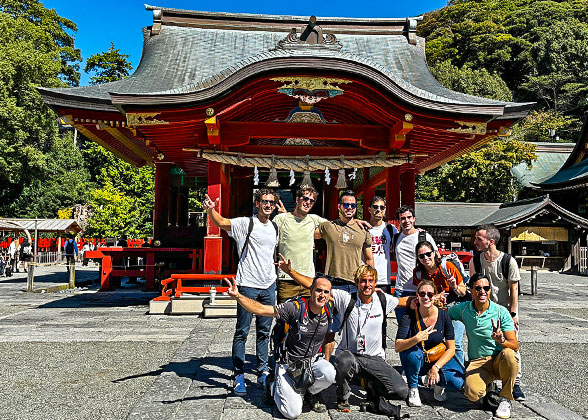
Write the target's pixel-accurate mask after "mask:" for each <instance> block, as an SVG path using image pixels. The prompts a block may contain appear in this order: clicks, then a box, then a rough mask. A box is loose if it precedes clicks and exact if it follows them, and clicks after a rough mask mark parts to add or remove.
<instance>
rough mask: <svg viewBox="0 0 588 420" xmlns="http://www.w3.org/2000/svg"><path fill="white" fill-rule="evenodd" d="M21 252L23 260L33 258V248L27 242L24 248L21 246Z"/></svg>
mask: <svg viewBox="0 0 588 420" xmlns="http://www.w3.org/2000/svg"><path fill="white" fill-rule="evenodd" d="M21 250H22V251H21V256H22V257H23V258H30V257H32V256H33V248H32V247H31V245H29V244H28V242H27V244H26V245H25V246H23V247H22V248H21Z"/></svg>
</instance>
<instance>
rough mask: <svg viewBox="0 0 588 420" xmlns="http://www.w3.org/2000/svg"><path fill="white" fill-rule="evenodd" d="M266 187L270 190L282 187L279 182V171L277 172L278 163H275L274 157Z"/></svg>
mask: <svg viewBox="0 0 588 420" xmlns="http://www.w3.org/2000/svg"><path fill="white" fill-rule="evenodd" d="M265 186H266V187H268V188H278V187H279V186H280V182H279V181H278V171H277V170H276V162H275V161H274V157H273V156H272V168H271V169H270V176H269V178H268V179H267V182H266V183H265Z"/></svg>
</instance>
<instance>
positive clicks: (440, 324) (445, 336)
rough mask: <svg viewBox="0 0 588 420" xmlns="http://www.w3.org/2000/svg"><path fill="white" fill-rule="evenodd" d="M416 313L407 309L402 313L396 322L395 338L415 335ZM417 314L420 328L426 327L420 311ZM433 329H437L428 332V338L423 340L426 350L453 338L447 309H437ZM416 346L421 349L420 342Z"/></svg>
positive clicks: (416, 330) (402, 338) (403, 338)
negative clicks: (431, 332)
mask: <svg viewBox="0 0 588 420" xmlns="http://www.w3.org/2000/svg"><path fill="white" fill-rule="evenodd" d="M416 314H417V311H411V310H407V311H406V312H405V313H404V315H403V316H402V318H401V319H400V322H399V323H398V331H397V333H396V339H397V340H399V339H400V340H406V339H408V338H411V337H414V336H415V335H417V333H418V332H419V328H418V326H417V321H416ZM418 316H419V321H420V323H421V330H424V329H426V328H427V327H426V326H425V323H424V322H423V318H422V317H421V315H420V313H419V315H418ZM433 329H434V330H437V331H436V332H434V333H433V334H430V335H429V339H428V340H427V341H425V349H426V350H429V349H432V348H433V347H435V346H436V345H437V344H440V343H444V342H445V340H455V333H454V332H453V324H452V323H451V318H449V313H448V312H447V311H443V310H441V309H439V313H438V314H437V322H436V323H435V327H434V328H433ZM418 347H419V348H420V349H421V350H422V344H421V342H419V343H418Z"/></svg>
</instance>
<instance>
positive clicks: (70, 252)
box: [65, 239, 74, 255]
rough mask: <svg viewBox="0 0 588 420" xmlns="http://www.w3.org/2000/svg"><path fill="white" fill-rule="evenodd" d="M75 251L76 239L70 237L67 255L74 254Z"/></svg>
mask: <svg viewBox="0 0 588 420" xmlns="http://www.w3.org/2000/svg"><path fill="white" fill-rule="evenodd" d="M73 253H74V241H73V239H69V240H68V241H67V243H66V244H65V254H66V255H73Z"/></svg>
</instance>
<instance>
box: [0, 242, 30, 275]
mask: <svg viewBox="0 0 588 420" xmlns="http://www.w3.org/2000/svg"><path fill="white" fill-rule="evenodd" d="M9 240H10V244H9V245H8V250H7V255H6V261H4V257H2V263H1V264H0V265H1V266H2V273H3V274H4V275H5V276H7V277H10V276H12V274H13V273H18V272H20V269H21V268H22V270H23V271H24V272H25V273H26V272H27V271H28V264H29V263H30V262H31V261H32V260H33V249H32V246H31V244H30V242H29V241H28V239H27V238H24V239H23V240H22V242H21V240H20V238H18V237H11V238H9Z"/></svg>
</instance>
